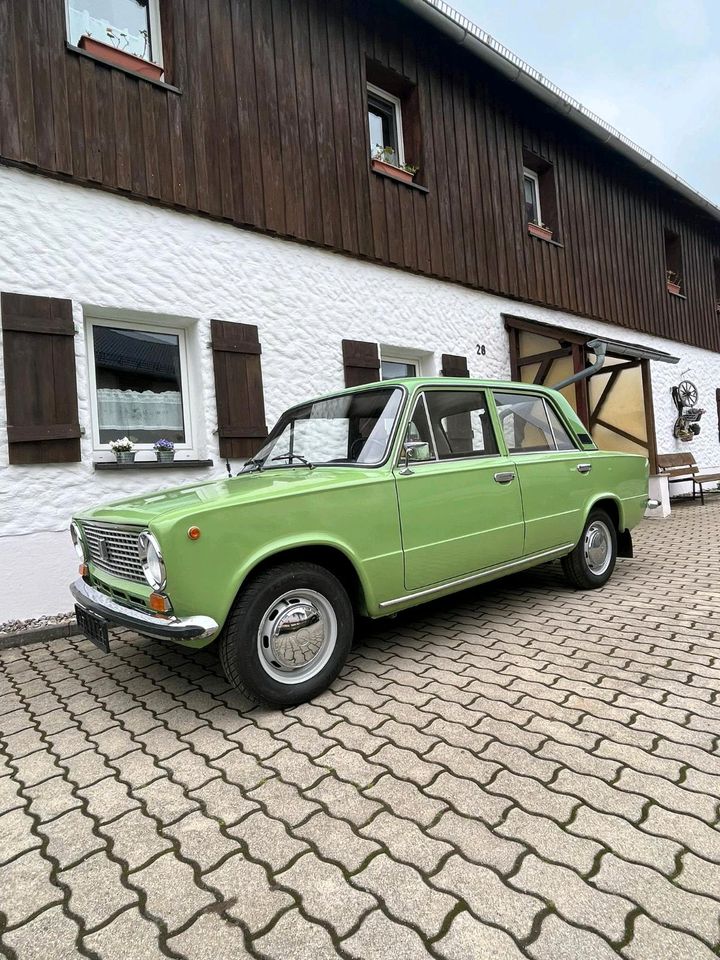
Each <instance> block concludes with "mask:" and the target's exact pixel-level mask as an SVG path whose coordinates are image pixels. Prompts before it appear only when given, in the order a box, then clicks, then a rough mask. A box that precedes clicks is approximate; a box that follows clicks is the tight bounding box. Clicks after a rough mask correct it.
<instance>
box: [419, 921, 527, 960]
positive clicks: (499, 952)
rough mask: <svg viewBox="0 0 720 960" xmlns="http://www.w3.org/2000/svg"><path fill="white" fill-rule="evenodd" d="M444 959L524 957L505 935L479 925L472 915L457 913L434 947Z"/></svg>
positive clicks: (516, 959) (515, 959) (518, 959)
mask: <svg viewBox="0 0 720 960" xmlns="http://www.w3.org/2000/svg"><path fill="white" fill-rule="evenodd" d="M435 949H436V950H437V952H438V953H439V954H440V956H441V957H443V958H444V960H471V958H472V960H524V958H525V954H524V953H521V951H520V948H519V947H518V946H517V944H516V943H515V941H514V940H513V939H512V937H510V936H509V935H508V934H507V933H504V932H503V931H502V930H498V929H497V928H496V927H490V926H488V924H487V923H480V922H479V921H478V920H476V919H475V918H474V917H473V916H471V914H469V913H467V912H463V913H460V914H458V915H457V916H456V917H455V919H454V920H453V922H452V923H451V924H450V929H449V930H448V931H447V933H446V934H445V936H444V937H442V939H441V940H439V941H438V942H437V943H436V944H435Z"/></svg>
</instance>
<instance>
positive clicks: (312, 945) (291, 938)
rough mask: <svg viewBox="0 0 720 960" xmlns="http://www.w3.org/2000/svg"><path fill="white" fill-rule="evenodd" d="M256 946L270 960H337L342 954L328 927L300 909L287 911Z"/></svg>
mask: <svg viewBox="0 0 720 960" xmlns="http://www.w3.org/2000/svg"><path fill="white" fill-rule="evenodd" d="M254 946H255V947H256V948H257V949H258V950H261V951H262V954H261V955H262V956H263V957H268V958H270V960H336V958H337V955H338V954H337V950H336V949H335V945H334V944H333V942H332V940H331V939H330V934H329V933H328V932H327V930H325V929H324V927H321V926H320V925H319V924H317V923H311V922H310V921H309V920H306V919H305V918H304V917H303V916H301V914H300V913H299V912H298V911H297V910H289V911H288V912H287V913H285V914H283V915H282V917H280V919H279V920H278V922H277V923H276V924H275V926H274V927H273V928H272V929H271V930H270V931H268V933H266V934H265V935H264V936H262V937H260V938H259V939H258V940H256V941H255V943H254ZM253 956H255V954H253ZM209 960H215V958H213V957H210V958H209Z"/></svg>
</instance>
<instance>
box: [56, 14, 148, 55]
mask: <svg viewBox="0 0 720 960" xmlns="http://www.w3.org/2000/svg"><path fill="white" fill-rule="evenodd" d="M158 3H159V0H66V11H67V29H68V40H69V41H70V43H71V44H73V45H74V46H76V47H78V46H83V40H82V38H83V37H90V38H92V39H93V40H96V41H99V42H101V43H103V44H107V45H108V46H111V47H114V48H115V49H117V50H120V51H123V52H125V53H129V54H132V55H133V56H136V57H140V58H141V59H142V60H148V61H152V62H153V63H157V64H161V63H162V44H161V42H160V11H159V7H158Z"/></svg>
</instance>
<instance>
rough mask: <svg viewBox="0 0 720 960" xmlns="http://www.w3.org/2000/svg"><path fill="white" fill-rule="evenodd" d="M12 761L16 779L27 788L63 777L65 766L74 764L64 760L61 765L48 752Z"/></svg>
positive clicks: (40, 751)
mask: <svg viewBox="0 0 720 960" xmlns="http://www.w3.org/2000/svg"><path fill="white" fill-rule="evenodd" d="M88 753H91V754H92V751H88ZM79 756H80V757H83V756H85V754H82V753H81V754H79ZM74 759H75V758H74ZM11 760H12V765H13V772H14V775H15V779H16V780H19V781H20V783H22V784H24V785H25V786H26V787H32V786H35V785H36V784H39V783H44V781H45V780H49V779H50V778H51V777H57V776H60V775H62V773H63V768H64V767H65V765H66V764H68V763H72V760H70V761H68V760H64V761H63V763H62V764H60V763H59V762H58V761H57V760H56V759H55V757H54V756H53V755H52V754H51V753H49V752H48V751H46V750H38V751H36V752H35V753H31V754H29V755H28V756H26V757H12V758H11ZM109 772H110V770H109V769H108V768H106V771H105V773H106V774H107V773H109ZM74 779H75V778H73V780H74ZM76 782H77V781H76Z"/></svg>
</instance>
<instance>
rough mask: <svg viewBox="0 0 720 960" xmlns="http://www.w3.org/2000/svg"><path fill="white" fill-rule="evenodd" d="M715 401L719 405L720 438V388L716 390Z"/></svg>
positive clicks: (719, 423) (719, 435)
mask: <svg viewBox="0 0 720 960" xmlns="http://www.w3.org/2000/svg"><path fill="white" fill-rule="evenodd" d="M715 403H716V405H717V415H718V440H720V390H716V391H715Z"/></svg>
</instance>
